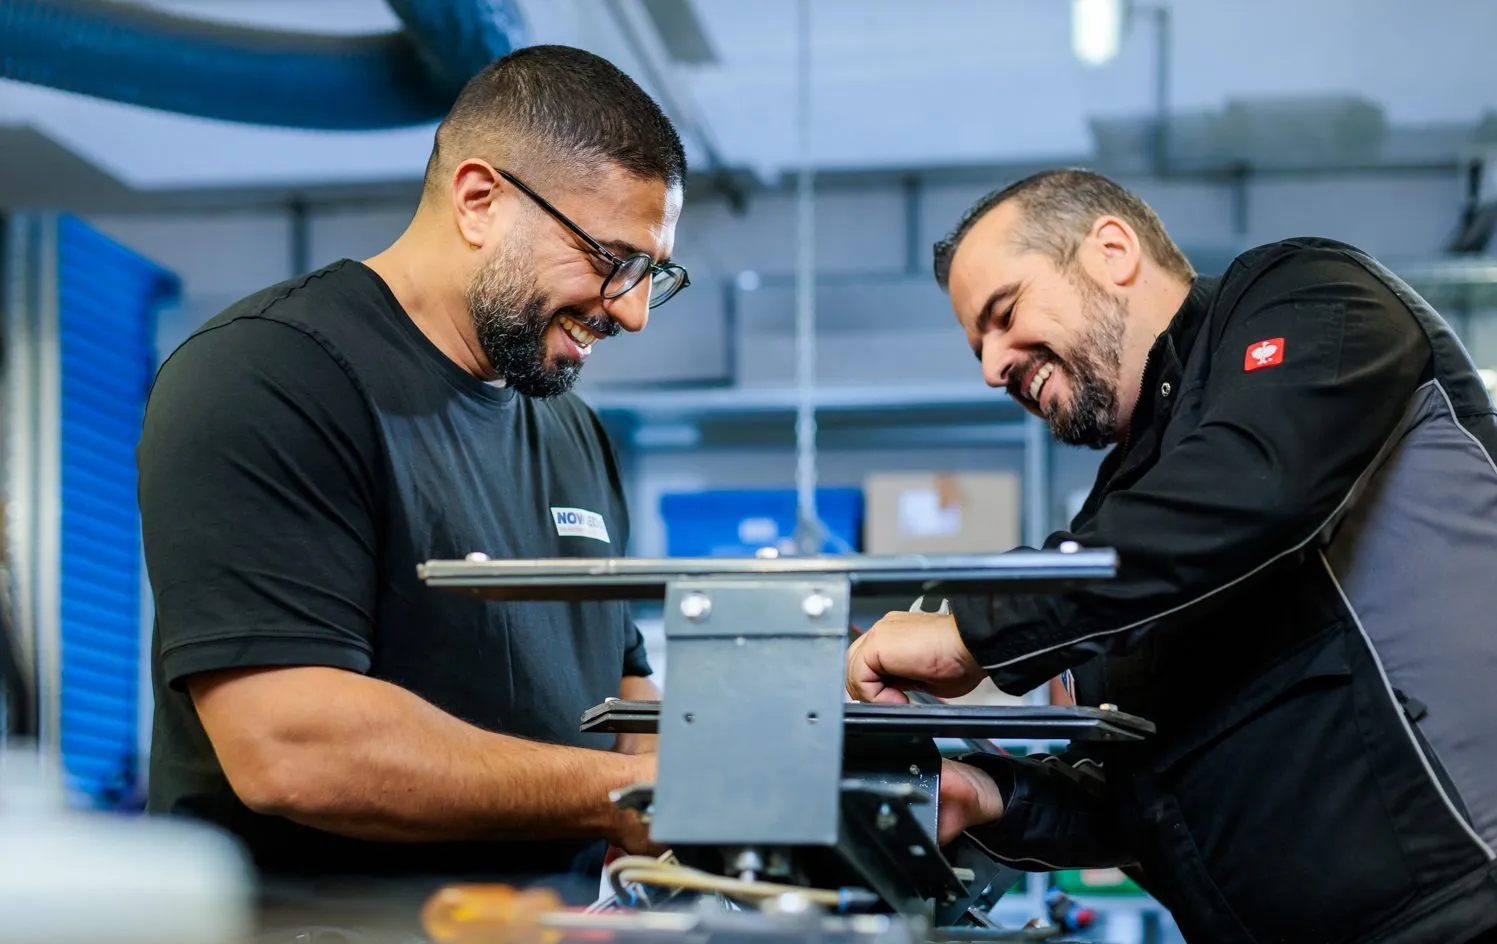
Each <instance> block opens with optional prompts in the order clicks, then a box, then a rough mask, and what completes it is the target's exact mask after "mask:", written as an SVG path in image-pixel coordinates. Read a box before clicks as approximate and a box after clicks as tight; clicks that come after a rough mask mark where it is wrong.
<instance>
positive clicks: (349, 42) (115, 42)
mask: <svg viewBox="0 0 1497 944" xmlns="http://www.w3.org/2000/svg"><path fill="white" fill-rule="evenodd" d="M391 6H392V8H393V9H394V10H395V12H396V14H397V15H398V16H400V17H401V20H402V22H403V23H404V24H405V26H406V28H405V30H403V31H401V32H391V33H383V34H373V35H367V36H327V35H318V34H311V33H289V32H279V31H275V30H265V29H253V28H247V27H240V26H230V25H225V24H220V23H210V22H206V21H203V20H196V19H191V18H188V17H182V16H177V15H174V14H170V13H164V12H161V11H159V10H154V9H150V8H147V7H144V6H139V5H136V4H127V3H119V2H109V0H5V2H4V3H0V77H3V78H7V79H15V80H17V81H21V82H27V83H31V84H33V85H42V86H46V87H48V88H54V89H60V90H63V91H68V92H74V93H77V94H81V95H89V96H93V97H96V98H103V99H108V100H110V101H115V102H122V103H125V104H130V105H139V106H142V107H146V108H154V109H158V110H161V111H169V112H175V113H178V114H184V115H195V116H198V117H202V118H214V119H219V120H222V121H235V122H243V123H249V124H262V125H275V126H279V127H288V128H308V129H321V130H340V131H349V130H374V129H380V128H394V127H404V126H409V125H418V124H424V123H427V122H431V121H436V120H438V119H440V118H441V117H442V115H443V114H445V112H446V111H447V108H448V107H449V106H450V105H451V104H452V100H453V98H454V97H455V96H456V94H457V92H458V90H459V89H461V88H462V85H463V83H464V82H466V81H467V80H468V78H470V77H471V76H473V75H474V74H476V73H477V72H478V71H479V70H481V69H482V68H483V67H484V66H485V65H487V64H488V63H489V62H491V61H492V60H494V59H496V58H498V57H500V56H502V55H504V54H505V53H508V52H509V51H510V50H511V49H514V48H516V47H518V46H520V45H524V41H523V32H522V29H523V28H522V23H521V20H520V17H519V14H518V12H517V11H516V10H515V8H514V4H513V2H512V0H391Z"/></svg>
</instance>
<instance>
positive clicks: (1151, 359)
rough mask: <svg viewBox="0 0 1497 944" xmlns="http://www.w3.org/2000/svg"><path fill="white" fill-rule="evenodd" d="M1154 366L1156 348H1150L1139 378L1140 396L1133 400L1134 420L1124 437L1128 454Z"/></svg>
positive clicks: (1125, 451)
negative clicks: (1139, 408)
mask: <svg viewBox="0 0 1497 944" xmlns="http://www.w3.org/2000/svg"><path fill="white" fill-rule="evenodd" d="M1152 366H1154V349H1153V348H1149V353H1148V356H1146V357H1145V358H1144V372H1143V374H1142V375H1141V376H1140V377H1139V378H1138V398H1137V399H1136V400H1134V401H1133V420H1132V421H1130V422H1129V423H1128V435H1127V436H1124V437H1123V452H1122V454H1123V455H1124V456H1126V455H1127V454H1128V449H1129V447H1131V446H1132V445H1133V431H1134V430H1135V429H1138V423H1137V419H1138V407H1139V405H1140V404H1141V403H1143V402H1144V389H1145V385H1146V384H1147V383H1148V382H1149V368H1150V367H1152Z"/></svg>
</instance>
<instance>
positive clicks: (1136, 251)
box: [1086, 216, 1143, 287]
mask: <svg viewBox="0 0 1497 944" xmlns="http://www.w3.org/2000/svg"><path fill="white" fill-rule="evenodd" d="M1086 243H1087V245H1088V247H1089V248H1090V249H1091V252H1090V253H1089V255H1090V256H1092V257H1093V258H1092V259H1091V260H1090V261H1091V262H1092V265H1093V267H1094V268H1095V269H1096V271H1094V272H1092V273H1091V275H1092V277H1093V278H1095V279H1097V281H1099V282H1100V283H1102V284H1103V285H1116V286H1119V287H1121V286H1125V285H1131V284H1132V283H1133V282H1134V281H1136V280H1137V279H1138V276H1139V273H1140V271H1141V270H1142V269H1143V244H1142V243H1140V242H1139V239H1138V233H1136V232H1134V230H1133V227H1132V226H1129V225H1128V222H1127V221H1126V220H1123V219H1120V218H1118V217H1116V216H1100V217H1098V218H1097V221H1096V222H1095V223H1093V224H1092V228H1091V231H1090V232H1088V233H1087V237H1086Z"/></svg>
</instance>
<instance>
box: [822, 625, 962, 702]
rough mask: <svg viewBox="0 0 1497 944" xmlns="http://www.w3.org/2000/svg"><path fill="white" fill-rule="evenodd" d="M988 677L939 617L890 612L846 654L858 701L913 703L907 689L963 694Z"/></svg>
mask: <svg viewBox="0 0 1497 944" xmlns="http://www.w3.org/2000/svg"><path fill="white" fill-rule="evenodd" d="M985 677H986V676H985V675H984V673H983V671H982V666H980V665H978V664H977V660H976V659H973V658H972V653H970V652H968V651H967V647H966V646H965V645H964V644H963V643H962V637H961V634H960V633H958V632H957V629H956V620H954V619H952V618H951V617H950V616H947V615H944V614H940V613H890V614H889V615H888V616H885V617H884V618H883V619H881V620H879V621H878V622H877V623H874V624H873V628H872V629H870V630H868V632H866V633H864V634H863V635H862V636H860V637H859V638H858V639H856V640H854V641H853V644H852V646H851V648H849V649H848V651H847V693H848V694H849V695H851V696H852V697H853V698H855V699H857V700H858V701H878V702H885V703H887V704H891V705H903V704H907V703H908V702H909V698H908V697H906V696H905V692H906V691H910V690H912V689H913V690H916V691H923V692H929V693H930V694H932V695H938V696H940V697H942V698H955V697H957V696H959V695H965V694H967V693H968V692H970V691H972V689H974V688H976V687H977V684H978V683H979V682H981V681H982V680H983V678H985Z"/></svg>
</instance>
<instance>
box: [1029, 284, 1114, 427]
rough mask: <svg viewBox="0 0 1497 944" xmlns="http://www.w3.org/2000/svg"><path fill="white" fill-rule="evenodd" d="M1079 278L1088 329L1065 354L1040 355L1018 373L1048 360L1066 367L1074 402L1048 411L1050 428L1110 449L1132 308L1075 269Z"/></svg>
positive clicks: (1058, 366) (1046, 416)
mask: <svg viewBox="0 0 1497 944" xmlns="http://www.w3.org/2000/svg"><path fill="white" fill-rule="evenodd" d="M1075 279H1076V285H1077V287H1078V288H1079V289H1080V291H1081V297H1082V304H1083V305H1084V306H1085V308H1086V315H1087V329H1086V333H1085V334H1084V335H1082V337H1081V340H1080V341H1079V342H1078V343H1077V344H1076V347H1075V349H1074V350H1072V351H1070V352H1069V353H1068V354H1067V356H1066V357H1065V358H1064V359H1061V358H1059V357H1057V356H1055V355H1054V354H1050V353H1047V354H1044V355H1040V356H1039V363H1037V364H1036V363H1033V362H1031V363H1029V364H1026V365H1024V368H1023V370H1022V371H1020V372H1019V373H1018V376H1020V377H1028V376H1031V374H1032V370H1031V368H1033V367H1041V366H1044V364H1045V363H1047V362H1048V363H1053V364H1055V369H1056V370H1059V371H1064V372H1065V374H1066V376H1067V377H1069V378H1070V381H1071V384H1070V386H1071V398H1070V403H1068V404H1062V405H1060V406H1058V407H1057V408H1055V409H1053V410H1051V411H1049V412H1047V413H1046V414H1045V419H1046V421H1048V422H1049V424H1050V434H1051V435H1052V436H1054V437H1055V438H1056V439H1057V440H1058V441H1060V442H1063V443H1065V444H1066V445H1068V446H1086V447H1088V448H1091V449H1106V448H1107V447H1108V446H1111V445H1112V444H1113V443H1115V442H1116V441H1117V432H1118V392H1117V385H1118V374H1119V372H1120V370H1121V367H1122V356H1123V337H1124V334H1125V332H1126V330H1127V318H1128V310H1127V308H1126V307H1125V306H1124V305H1123V303H1122V302H1121V301H1120V300H1118V299H1116V298H1113V297H1112V296H1110V295H1108V294H1107V293H1106V292H1103V291H1102V290H1101V288H1099V287H1098V286H1096V285H1094V284H1092V282H1091V281H1090V280H1089V279H1088V278H1087V277H1086V276H1085V275H1083V274H1081V273H1077V274H1076V276H1075Z"/></svg>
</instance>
